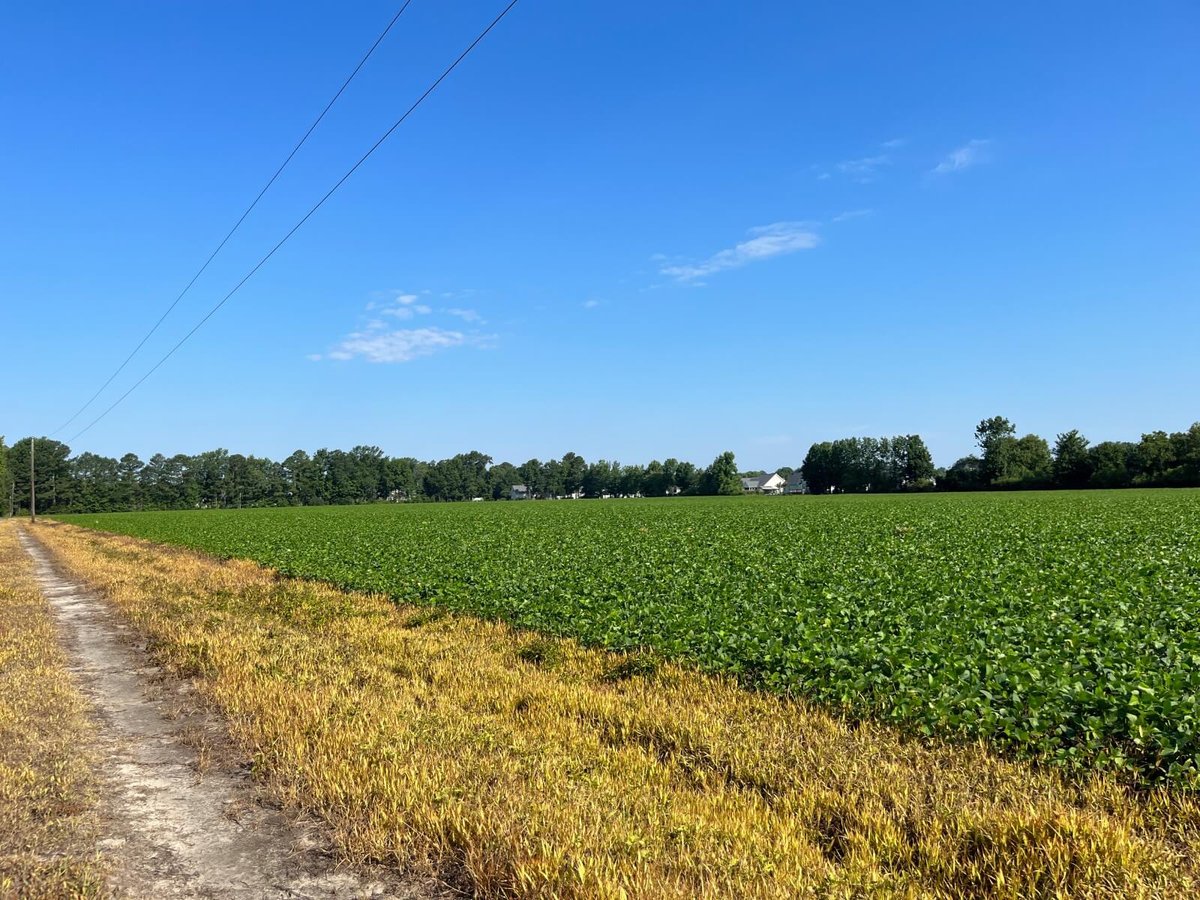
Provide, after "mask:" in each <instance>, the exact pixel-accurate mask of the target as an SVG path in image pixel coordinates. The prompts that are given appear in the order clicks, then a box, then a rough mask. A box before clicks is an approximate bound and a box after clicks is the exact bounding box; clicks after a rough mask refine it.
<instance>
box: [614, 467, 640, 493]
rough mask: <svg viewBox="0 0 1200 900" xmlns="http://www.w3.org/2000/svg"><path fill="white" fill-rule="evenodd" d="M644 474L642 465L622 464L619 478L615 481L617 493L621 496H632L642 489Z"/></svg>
mask: <svg viewBox="0 0 1200 900" xmlns="http://www.w3.org/2000/svg"><path fill="white" fill-rule="evenodd" d="M645 474H646V469H645V467H644V466H638V465H633V466H622V467H621V478H620V480H619V481H618V482H617V493H618V494H620V495H621V496H622V497H633V496H636V495H637V494H640V493H641V491H642V479H643V477H644V476H645Z"/></svg>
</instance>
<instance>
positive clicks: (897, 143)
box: [879, 137, 908, 150]
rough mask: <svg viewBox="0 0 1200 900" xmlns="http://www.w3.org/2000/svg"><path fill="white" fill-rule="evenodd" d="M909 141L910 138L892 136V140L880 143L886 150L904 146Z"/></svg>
mask: <svg viewBox="0 0 1200 900" xmlns="http://www.w3.org/2000/svg"><path fill="white" fill-rule="evenodd" d="M907 143H908V138H902V137H901V138H892V139H891V140H890V141H884V142H883V143H882V144H880V145H879V146H880V147H883V148H884V149H885V150H895V149H896V148H897V147H903V146H904V145H905V144H907Z"/></svg>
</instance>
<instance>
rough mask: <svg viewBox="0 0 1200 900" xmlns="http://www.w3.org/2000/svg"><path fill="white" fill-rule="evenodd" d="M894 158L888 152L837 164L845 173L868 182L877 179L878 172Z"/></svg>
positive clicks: (839, 169) (857, 179)
mask: <svg viewBox="0 0 1200 900" xmlns="http://www.w3.org/2000/svg"><path fill="white" fill-rule="evenodd" d="M891 161H892V158H891V157H890V156H888V155H887V154H886V153H880V154H879V155H878V156H863V157H860V158H859V159H846V160H843V161H842V162H840V163H838V164H837V170H838V171H839V172H841V173H842V174H843V175H849V176H850V177H851V178H853V179H855V180H856V181H860V182H863V183H866V182H868V181H873V180H874V179H875V175H876V173H877V172H878V171H879V169H880V168H881V167H883V166H886V165H889V164H890V163H891Z"/></svg>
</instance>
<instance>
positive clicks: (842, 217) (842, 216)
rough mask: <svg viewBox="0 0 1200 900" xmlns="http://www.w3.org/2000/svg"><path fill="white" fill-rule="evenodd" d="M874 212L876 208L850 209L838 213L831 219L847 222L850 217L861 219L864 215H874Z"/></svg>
mask: <svg viewBox="0 0 1200 900" xmlns="http://www.w3.org/2000/svg"><path fill="white" fill-rule="evenodd" d="M874 212H875V210H873V209H848V210H846V211H845V212H844V213H838V214H837V215H836V216H834V217H833V219H832V220H831V221H834V222H847V221H849V220H850V219H861V218H863V217H864V216H870V215H873V214H874Z"/></svg>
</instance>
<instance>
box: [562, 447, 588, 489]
mask: <svg viewBox="0 0 1200 900" xmlns="http://www.w3.org/2000/svg"><path fill="white" fill-rule="evenodd" d="M561 467H562V470H561V471H562V476H561V477H562V492H563V493H564V494H577V493H579V492H580V491H581V490H583V476H584V475H585V474H586V473H587V461H586V460H585V459H584V458H583V457H582V456H580V455H579V454H577V453H567V454H565V455H564V456H563V458H562V462H561Z"/></svg>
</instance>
